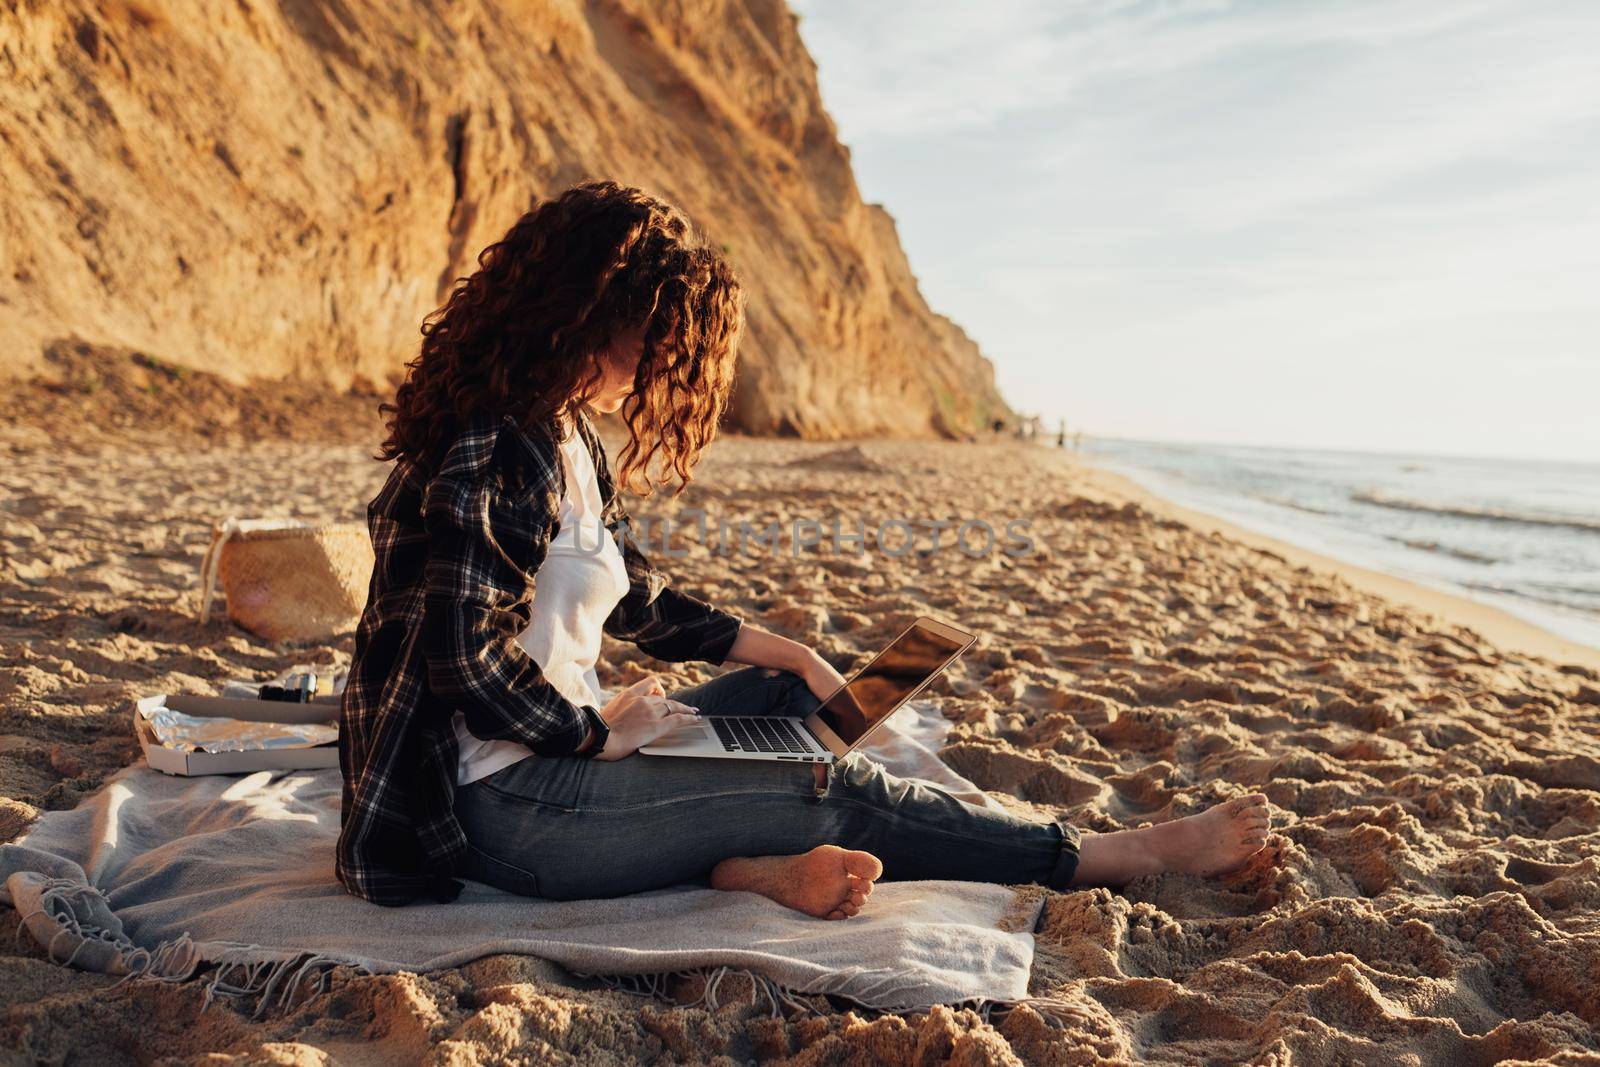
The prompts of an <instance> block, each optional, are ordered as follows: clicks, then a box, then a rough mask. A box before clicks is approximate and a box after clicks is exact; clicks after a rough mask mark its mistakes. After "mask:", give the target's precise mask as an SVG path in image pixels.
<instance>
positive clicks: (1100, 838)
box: [1072, 793, 1272, 885]
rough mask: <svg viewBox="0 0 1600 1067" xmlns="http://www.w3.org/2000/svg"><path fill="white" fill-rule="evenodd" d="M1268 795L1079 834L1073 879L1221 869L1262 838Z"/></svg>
mask: <svg viewBox="0 0 1600 1067" xmlns="http://www.w3.org/2000/svg"><path fill="white" fill-rule="evenodd" d="M1271 825H1272V823H1271V817H1270V815H1269V811H1268V808H1267V798H1266V796H1265V795H1263V794H1261V793H1251V794H1250V795H1249V796H1243V797H1238V798H1236V799H1234V800H1229V801H1226V802H1224V803H1222V804H1218V805H1216V806H1215V807H1211V808H1207V809H1206V810H1205V811H1202V812H1200V814H1198V815H1190V816H1189V817H1188V818H1184V819H1174V820H1173V821H1172V822H1166V823H1161V824H1160V825H1158V826H1147V827H1145V828H1143V829H1140V830H1118V831H1116V832H1115V833H1109V834H1084V835H1083V843H1082V845H1081V846H1080V848H1079V850H1078V870H1077V872H1076V873H1075V874H1074V875H1073V877H1072V883H1073V884H1074V885H1125V884H1127V883H1128V882H1131V881H1132V880H1133V879H1135V878H1137V877H1139V876H1140V875H1145V874H1165V873H1167V872H1168V871H1177V872H1180V873H1183V874H1198V875H1214V874H1223V873H1226V872H1228V871H1231V870H1236V869H1237V868H1239V867H1241V866H1243V865H1244V863H1245V861H1246V860H1248V859H1249V858H1250V857H1251V856H1254V855H1255V854H1256V853H1257V852H1260V851H1261V849H1262V848H1263V847H1265V846H1266V843H1267V832H1268V830H1269V829H1270V828H1271Z"/></svg>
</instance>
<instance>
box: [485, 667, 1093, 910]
mask: <svg viewBox="0 0 1600 1067" xmlns="http://www.w3.org/2000/svg"><path fill="white" fill-rule="evenodd" d="M672 698H673V699H675V700H680V701H682V702H683V703H685V704H688V705H689V706H690V707H697V708H699V709H700V711H701V713H702V714H705V715H798V716H804V715H808V714H810V713H811V712H812V711H813V710H815V709H816V707H817V704H818V701H817V698H816V697H815V696H813V695H812V693H811V691H810V689H809V688H807V686H806V684H805V681H804V680H803V679H802V678H800V676H799V675H796V674H793V673H791V672H788V671H771V670H765V669H761V668H756V667H746V668H743V669H741V670H735V671H730V672H728V673H726V674H723V675H721V676H720V677H718V678H714V679H712V680H711V681H709V682H705V683H703V684H701V685H697V686H693V687H691V688H688V689H684V690H682V691H680V692H676V693H673V694H672ZM455 811H456V817H457V818H458V819H459V820H460V822H461V825H462V827H463V829H464V830H465V831H466V835H467V840H468V842H469V846H470V847H469V848H468V850H467V859H466V863H465V866H464V867H463V869H462V870H461V871H460V872H459V873H460V874H461V876H462V877H465V878H470V879H472V880H473V881H476V882H484V883H486V884H488V885H492V886H496V887H498V888H500V889H504V890H508V891H510V892H513V893H520V894H522V895H524V896H534V897H545V898H548V899H552V900H575V899H586V898H593V897H615V896H622V895H624V894H627V893H638V892H642V891H644V890H648V889H660V888H663V887H665V886H671V885H679V884H683V883H686V882H701V883H704V882H705V880H706V879H707V878H708V877H709V875H710V873H711V868H712V867H714V866H716V865H717V864H718V863H719V862H721V861H722V860H725V859H729V858H731V857H734V856H787V855H795V854H798V853H802V852H807V851H809V850H810V849H812V848H814V847H816V846H817V845H824V844H828V845H839V846H841V847H844V848H851V849H863V850H865V851H867V852H870V853H872V854H873V855H874V856H877V857H878V859H879V860H881V861H882V862H883V877H884V878H885V879H888V880H910V879H925V878H937V879H953V880H959V881H974V882H998V883H1001V884H1005V885H1015V884H1021V883H1026V882H1039V883H1043V884H1047V885H1051V886H1054V887H1055V888H1057V889H1065V888H1067V886H1068V885H1069V884H1070V882H1071V881H1072V876H1073V873H1074V871H1075V870H1076V869H1077V866H1078V845H1079V835H1078V831H1077V830H1076V829H1075V828H1074V827H1072V826H1071V825H1069V824H1067V823H1058V822H1034V821H1032V820H1029V819H1022V818H1018V817H1017V816H1015V815H1010V814H1007V813H1005V812H1002V811H996V810H993V809H990V808H981V807H978V806H976V805H973V804H969V803H967V802H966V801H964V800H960V799H958V798H956V797H953V796H951V795H950V794H948V793H946V792H944V791H943V790H941V789H937V788H933V787H930V786H926V785H917V784H913V783H911V782H908V781H905V780H903V779H900V778H896V777H895V776H894V775H892V774H890V773H889V772H888V771H886V770H884V769H883V767H882V766H880V765H879V764H877V763H875V762H873V761H872V760H871V759H869V758H867V757H866V756H863V755H862V754H861V753H859V752H854V753H851V754H850V755H848V756H846V757H845V758H844V759H842V760H839V761H838V762H836V763H834V764H833V765H832V766H831V767H830V768H829V774H828V784H827V788H826V791H822V790H819V789H818V788H817V784H816V777H815V772H814V771H813V770H812V765H811V764H805V763H787V762H780V761H776V760H722V759H695V758H689V757H683V756H642V755H632V756H628V757H627V758H626V759H621V760H615V761H602V760H590V759H577V758H574V757H566V756H562V757H548V756H529V757H526V758H524V759H522V760H519V761H518V762H516V763H513V764H512V765H511V766H509V767H503V768H501V769H500V770H498V771H496V772H494V773H493V774H491V775H488V776H487V777H484V778H480V779H478V780H477V781H476V782H472V783H470V784H468V785H465V786H462V787H460V788H459V789H457V790H456V799H455Z"/></svg>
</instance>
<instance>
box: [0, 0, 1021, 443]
mask: <svg viewBox="0 0 1600 1067" xmlns="http://www.w3.org/2000/svg"><path fill="white" fill-rule="evenodd" d="M7 7H8V10H7V11H6V13H5V16H4V17H3V18H0V72H3V79H4V85H5V89H4V91H0V186H3V188H4V189H5V195H6V200H7V210H6V212H5V213H4V214H3V215H0V250H3V252H4V258H5V262H6V271H5V272H4V275H3V277H0V308H3V313H0V375H3V374H6V373H10V374H22V375H33V374H41V375H44V376H46V377H56V378H60V377H61V376H62V375H63V368H62V366H61V365H60V363H61V361H59V360H57V359H56V358H55V356H56V355H58V354H59V352H60V350H61V347H62V346H63V345H64V344H66V343H67V342H68V341H69V340H70V339H74V338H75V339H78V340H80V341H82V342H87V343H89V344H91V345H94V346H99V347H101V348H103V349H105V350H108V351H120V352H129V351H132V352H141V353H144V354H146V355H148V356H152V357H154V358H156V359H158V360H160V361H163V362H165V363H169V364H173V365H176V366H179V367H186V368H195V369H205V370H209V371H212V372H215V373H217V374H219V375H222V376H223V377H226V378H230V379H233V380H235V381H242V380H244V379H247V378H258V377H259V378H268V379H271V378H282V377H285V376H292V377H295V378H299V379H304V380H311V381H325V382H329V383H332V384H333V385H335V386H337V387H341V388H342V387H345V386H348V385H350V384H351V383H352V382H355V381H358V380H361V379H371V380H374V381H380V380H382V379H384V378H385V377H387V376H389V375H391V374H393V373H395V372H396V371H397V370H398V369H399V367H400V366H401V364H402V363H403V362H404V360H406V359H408V358H410V356H412V355H413V354H414V353H415V350H416V343H417V327H418V324H419V322H420V320H421V318H422V316H423V315H424V314H426V313H427V312H428V311H429V310H431V309H432V308H433V307H435V306H436V305H437V304H438V303H439V301H440V298H441V295H442V293H443V292H444V291H445V290H446V288H447V287H448V285H449V283H450V282H451V280H452V279H454V278H455V277H457V276H458V275H460V274H462V273H463V272H465V271H467V270H469V269H470V266H471V264H472V260H473V257H474V256H475V255H476V254H477V252H478V251H479V249H481V248H482V247H483V246H484V245H485V244H487V243H488V242H489V241H491V240H493V239H495V238H496V237H498V236H499V235H500V234H501V233H502V232H503V231H504V229H505V227H506V226H507V225H508V224H509V223H510V222H511V221H513V220H514V219H515V218H516V217H517V215H518V214H519V213H520V212H521V211H522V210H523V209H524V208H525V207H526V205H527V204H528V202H529V199H530V197H534V196H539V195H544V194H548V193H551V192H554V191H558V190H560V189H562V188H565V187H566V186H568V185H570V184H572V183H574V182H577V181H580V180H583V179H586V178H591V177H611V178H616V179H618V180H621V181H624V182H629V183H634V184H639V185H642V186H645V187H647V188H649V189H651V190H652V191H655V192H657V193H659V194H660V195H663V196H665V197H666V198H668V199H670V200H672V201H673V202H675V203H677V204H679V205H680V206H682V207H683V208H684V209H685V210H686V211H687V212H688V213H689V214H690V215H691V216H692V217H693V218H694V219H695V220H696V222H697V223H699V224H700V225H702V226H703V227H704V228H705V229H706V230H707V231H708V232H709V233H710V234H711V236H712V238H713V239H714V240H715V241H716V242H718V243H720V244H723V245H725V246H726V249H727V252H728V254H729V255H730V257H731V259H732V260H733V261H734V262H735V263H736V265H737V266H738V268H739V270H740V272H741V274H742V275H743V277H744V279H745V281H746V284H747V286H748V288H749V290H750V294H751V300H750V331H749V333H748V335H747V340H746V344H745V347H744V350H743V360H742V363H741V371H740V383H739V389H738V394H737V397H736V400H735V404H734V408H733V413H732V418H731V423H732V425H733V426H734V427H736V428H739V429H744V430H748V431H752V432H761V433H773V432H776V433H798V434H802V435H806V436H814V437H836V436H841V435H851V434H884V433H887V434H924V433H930V432H931V433H945V434H957V433H960V432H962V431H963V430H965V429H966V428H967V427H969V426H972V425H977V424H980V423H982V422H983V421H985V420H986V419H987V418H988V417H989V416H990V415H991V414H993V413H996V412H999V411H1003V410H1004V405H1003V402H1002V401H1001V399H1000V398H999V395H998V393H997V392H996V390H995V387H994V377H993V369H992V367H990V365H989V364H988V362H987V361H986V360H984V359H983V358H982V356H981V355H980V354H979V352H978V350H977V347H976V345H974V344H973V343H972V342H971V340H969V339H968V338H967V337H966V335H965V334H963V333H962V332H961V330H960V329H959V328H958V327H956V326H955V325H954V324H952V323H951V322H950V321H949V320H947V319H945V318H944V317H942V316H940V315H937V314H935V313H934V312H932V311H931V310H930V309H929V308H928V306H927V304H926V302H925V301H924V300H923V298H922V296H921V294H920V292H919V291H918V288H917V283H916V280H915V278H914V277H913V275H912V273H911V269H910V266H909V264H908V263H907V261H906V258H905V256H904V254H903V252H902V251H901V248H900V245H899V240H898V238H897V236H896V234H895V230H894V224H893V221H892V220H891V219H890V218H889V216H888V215H887V214H886V213H885V212H884V211H883V210H882V209H881V208H879V207H876V206H874V205H868V204H865V203H863V202H862V199H861V196H860V193H859V192H858V190H857V188H856V184H855V180H854V178H853V176H852V174H851V169H850V159H849V153H848V151H847V150H846V149H845V148H844V147H843V146H842V145H841V144H840V143H839V141H838V139H837V137H836V135H835V130H834V126H833V123H832V121H831V120H830V119H829V117H828V115H827V114H826V112H825V111H824V110H823V108H822V104H821V99H820V97H819V95H818V91H817V83H816V77H815V67H814V65H813V63H812V61H811V59H810V57H809V56H808V55H807V53H806V51H805V48H804V46H803V44H802V43H801V40H800V37H799V35H798V33H797V32H796V29H795V20H794V17H793V16H792V15H791V14H790V13H789V11H788V9H787V8H786V7H785V6H784V4H783V3H782V2H781V0H752V2H749V3H734V2H731V0H713V2H705V3H688V2H682V0H679V2H669V3H646V2H642V0H592V2H589V3H583V2H579V0H520V2H519V0H503V2H499V0H460V2H455V3H442V2H427V0H348V2H332V3H324V4H308V3H297V2H281V3H278V2H263V0H238V2H237V3H230V4H204V3H199V2H197V0H100V2H90V0H63V2H50V3H39V2H29V0H18V2H13V3H11V4H8V5H7Z"/></svg>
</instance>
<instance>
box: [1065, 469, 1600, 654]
mask: <svg viewBox="0 0 1600 1067" xmlns="http://www.w3.org/2000/svg"><path fill="white" fill-rule="evenodd" d="M1060 458H1061V459H1063V460H1064V461H1065V462H1066V463H1068V464H1069V465H1070V466H1071V467H1072V469H1073V471H1074V473H1075V476H1076V477H1078V478H1079V479H1081V481H1082V483H1083V484H1085V485H1091V486H1094V487H1095V488H1097V489H1099V490H1100V491H1102V492H1105V493H1107V494H1109V495H1112V496H1116V497H1119V498H1122V499H1125V500H1131V501H1133V502H1134V503H1137V504H1139V505H1141V506H1143V507H1145V508H1147V509H1149V510H1150V511H1152V512H1154V513H1156V514H1158V515H1162V516H1165V517H1167V518H1172V519H1176V520H1178V521H1180V522H1183V523H1185V524H1187V525H1189V526H1192V527H1194V528H1195V529H1197V530H1202V531H1208V532H1215V533H1219V534H1221V535H1223V536H1224V537H1228V538H1230V539H1232V540H1234V541H1238V542H1240V543H1241V544H1244V545H1248V546H1250V547H1251V548H1258V549H1262V550H1265V551H1268V552H1272V553H1275V554H1276V555H1278V556H1281V557H1283V558H1284V559H1285V560H1287V561H1288V562H1289V563H1291V564H1294V565H1296V566H1302V567H1309V568H1311V569H1312V570H1316V571H1322V572H1324V573H1331V574H1333V575H1335V576H1337V577H1339V578H1342V579H1344V580H1345V581H1346V582H1348V583H1349V584H1350V585H1352V586H1354V587H1355V588H1357V589H1360V590H1362V591H1363V592H1367V593H1371V594H1372V595H1374V596H1379V597H1383V598H1384V599H1385V600H1390V601H1393V602H1394V603H1396V604H1401V605H1404V606H1405V607H1408V608H1411V609H1413V610H1416V611H1421V612H1425V613H1427V614H1430V615H1435V616H1437V617H1439V618H1440V619H1442V620H1444V621H1446V622H1451V623H1454V624H1455V625H1457V626H1464V627H1466V628H1467V629H1469V630H1474V631H1476V632H1477V633H1478V634H1479V635H1481V636H1482V637H1483V638H1484V639H1485V640H1486V641H1488V642H1489V643H1490V644H1493V645H1496V646H1498V647H1499V648H1502V649H1504V650H1506V651H1509V652H1520V653H1523V654H1525V655H1531V656H1540V657H1543V658H1544V659H1547V660H1550V661H1551V662H1553V663H1556V664H1567V663H1572V664H1578V665H1580V666H1583V667H1587V668H1588V669H1590V670H1600V648H1592V647H1590V646H1589V645H1584V644H1580V643H1579V642H1577V641H1573V640H1570V639H1569V638H1566V637H1562V636H1561V635H1560V634H1557V633H1553V632H1551V631H1549V630H1546V629H1545V628H1544V627H1542V626H1539V625H1537V624H1535V623H1532V622H1529V621H1527V620H1526V619H1522V618H1519V617H1518V616H1516V615H1513V614H1511V613H1510V612H1508V611H1506V610H1504V609H1503V608H1498V607H1494V606H1493V605H1490V604H1483V603H1480V602H1478V601H1476V600H1470V599H1468V598H1467V597H1464V596H1461V595H1459V594H1456V593H1447V592H1445V591H1443V590H1441V589H1434V588H1432V587H1431V586H1426V585H1422V584H1421V583H1419V582H1415V581H1412V580H1410V579H1409V578H1401V577H1397V576H1396V575H1392V574H1387V573H1385V572H1383V571H1377V570H1372V569H1371V568H1369V567H1363V566H1361V565H1360V564H1357V563H1352V562H1350V561H1349V560H1344V559H1340V558H1338V557H1336V556H1328V555H1324V554H1323V553H1320V552H1315V551H1313V550H1311V549H1309V548H1303V547H1301V546H1299V545H1297V544H1294V543H1293V542H1291V541H1284V540H1281V539H1279V538H1276V537H1272V536H1270V535H1268V534H1264V533H1260V532H1258V531H1256V530H1253V529H1251V528H1250V527H1248V526H1242V525H1240V524H1239V523H1237V522H1234V521H1233V520H1231V519H1226V518H1223V517H1221V516H1219V515H1215V514H1212V513H1211V512H1208V511H1198V510H1196V509H1194V508H1189V507H1185V506H1183V505H1181V504H1176V503H1174V502H1173V501H1171V500H1168V499H1167V498H1166V497H1164V496H1161V495H1160V494H1158V493H1156V492H1154V491H1153V490H1150V489H1147V488H1145V487H1144V486H1143V485H1140V484H1139V483H1138V482H1136V481H1134V480H1133V479H1132V478H1129V477H1128V476H1127V475H1124V474H1119V473H1117V472H1115V471H1112V470H1109V469H1107V468H1105V467H1103V466H1101V465H1100V464H1098V463H1096V462H1095V461H1094V460H1093V459H1091V458H1090V457H1088V456H1086V455H1083V454H1081V453H1065V454H1062V455H1061V457H1060Z"/></svg>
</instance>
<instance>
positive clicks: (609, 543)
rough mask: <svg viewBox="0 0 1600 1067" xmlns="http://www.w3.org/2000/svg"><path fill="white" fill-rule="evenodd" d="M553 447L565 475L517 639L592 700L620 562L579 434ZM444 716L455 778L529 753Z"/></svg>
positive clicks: (463, 779)
mask: <svg viewBox="0 0 1600 1067" xmlns="http://www.w3.org/2000/svg"><path fill="white" fill-rule="evenodd" d="M560 452H561V465H562V469H563V470H564V471H565V472H566V481H567V491H566V493H565V494H564V495H563V497H562V500H561V510H560V514H559V516H558V517H559V519H560V523H561V525H560V529H559V530H557V532H556V533H555V535H554V536H553V537H551V539H550V547H549V550H548V551H547V552H546V554H545V557H544V562H543V563H541V564H540V565H539V569H538V570H537V571H535V572H534V588H533V607H532V616H533V617H532V619H531V620H530V621H529V623H528V628H527V629H526V630H524V631H523V632H522V633H521V634H520V635H519V636H518V637H517V644H519V645H521V646H522V648H523V649H524V651H526V652H527V653H528V655H529V656H531V657H533V661H534V662H535V663H537V664H538V665H539V669H540V670H542V671H543V672H544V676H545V680H546V681H548V682H549V683H550V684H551V685H552V686H554V687H555V688H556V689H557V690H558V691H559V692H560V693H561V695H562V696H564V697H566V698H567V699H568V700H570V701H572V702H573V703H574V704H579V705H582V704H592V705H594V706H595V707H597V708H598V707H602V706H604V704H605V697H606V694H605V693H603V692H602V691H601V689H600V680H599V678H598V677H596V675H595V663H596V661H597V660H598V659H599V656H600V636H601V632H602V631H601V627H602V626H603V625H604V623H605V621H606V618H607V616H609V615H610V614H611V612H612V611H613V610H614V609H615V608H616V606H617V603H618V601H620V600H621V599H622V598H623V596H625V595H626V594H627V592H628V569H627V567H626V565H625V564H624V563H623V561H622V552H621V551H620V550H619V549H618V548H617V542H616V540H615V539H614V538H613V537H612V536H611V532H610V531H609V530H607V529H606V528H605V526H604V524H603V523H602V522H601V521H600V514H601V501H600V481H599V479H598V477H597V476H596V474H595V469H594V459H593V458H592V457H591V456H590V455H589V449H588V447H587V446H586V445H585V444H584V443H583V438H582V437H581V436H579V435H578V434H577V432H575V431H569V432H568V434H567V437H566V438H565V440H563V441H562V442H561V446H560ZM451 721H452V723H453V724H454V726H455V732H456V740H457V741H458V742H459V743H460V747H461V760H460V763H459V764H458V765H457V770H456V784H457V785H458V786H460V785H466V784H467V783H469V782H475V781H477V780H478V779H479V778H484V777H487V776H488V775H491V774H493V773H494V772H495V771H498V770H500V769H501V768H502V767H509V766H510V765H511V764H513V763H516V762H517V761H518V760H521V759H526V758H527V757H528V756H531V755H533V750H532V749H530V748H528V746H526V745H524V744H522V743H521V742H519V741H503V740H497V741H483V740H480V739H479V738H477V737H474V736H473V735H472V733H471V732H470V731H469V730H468V729H467V724H466V717H465V716H463V715H462V714H461V712H459V711H458V712H456V713H455V714H454V716H452V719H451Z"/></svg>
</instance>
